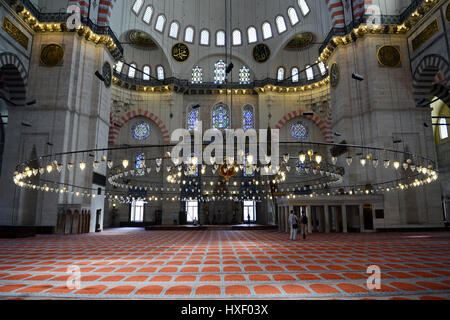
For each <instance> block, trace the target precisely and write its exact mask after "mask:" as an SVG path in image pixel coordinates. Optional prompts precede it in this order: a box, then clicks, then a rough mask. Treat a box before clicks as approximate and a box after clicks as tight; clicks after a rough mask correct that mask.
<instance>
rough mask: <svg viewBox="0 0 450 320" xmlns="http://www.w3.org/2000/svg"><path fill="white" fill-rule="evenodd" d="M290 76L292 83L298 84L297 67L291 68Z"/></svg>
mask: <svg viewBox="0 0 450 320" xmlns="http://www.w3.org/2000/svg"><path fill="white" fill-rule="evenodd" d="M291 76H292V82H298V79H299V75H298V68H297V67H293V68H292V71H291Z"/></svg>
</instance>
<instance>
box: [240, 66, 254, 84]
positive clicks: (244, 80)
mask: <svg viewBox="0 0 450 320" xmlns="http://www.w3.org/2000/svg"><path fill="white" fill-rule="evenodd" d="M250 82H251V80H250V69H249V68H247V67H246V66H243V67H242V68H241V69H240V70H239V83H240V84H250Z"/></svg>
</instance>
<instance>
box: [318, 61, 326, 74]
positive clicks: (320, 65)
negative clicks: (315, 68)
mask: <svg viewBox="0 0 450 320" xmlns="http://www.w3.org/2000/svg"><path fill="white" fill-rule="evenodd" d="M319 69H320V73H321V74H322V75H323V76H324V75H325V73H327V67H326V66H325V63H323V62H319Z"/></svg>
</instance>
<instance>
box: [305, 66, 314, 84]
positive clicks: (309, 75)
mask: <svg viewBox="0 0 450 320" xmlns="http://www.w3.org/2000/svg"><path fill="white" fill-rule="evenodd" d="M306 78H307V79H308V80H309V81H311V80H314V70H313V68H311V66H310V65H307V66H306Z"/></svg>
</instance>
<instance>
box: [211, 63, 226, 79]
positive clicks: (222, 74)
mask: <svg viewBox="0 0 450 320" xmlns="http://www.w3.org/2000/svg"><path fill="white" fill-rule="evenodd" d="M226 75H227V65H226V64H225V62H223V60H219V61H218V62H217V63H216V64H215V65H214V83H215V84H223V83H224V82H225V79H226Z"/></svg>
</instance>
